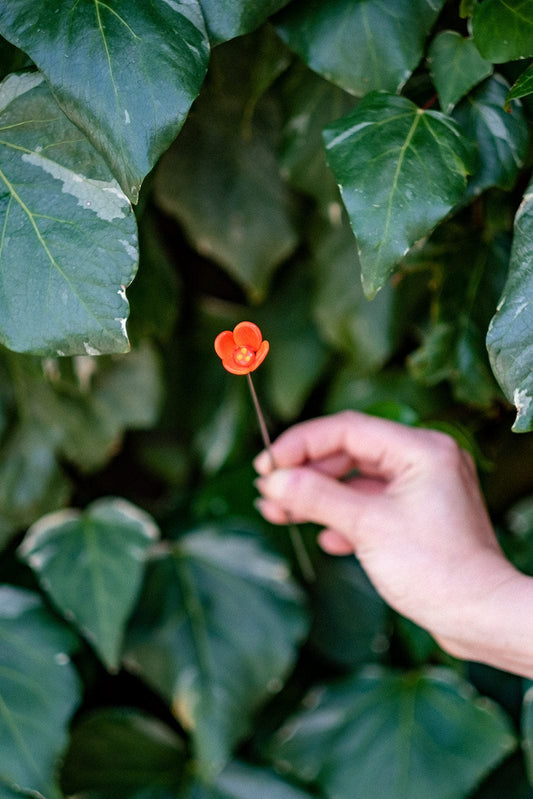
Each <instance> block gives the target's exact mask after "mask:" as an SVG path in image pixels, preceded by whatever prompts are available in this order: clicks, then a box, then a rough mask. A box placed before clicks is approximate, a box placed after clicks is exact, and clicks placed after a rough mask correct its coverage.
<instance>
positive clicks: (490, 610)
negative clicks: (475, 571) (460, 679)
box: [435, 567, 533, 679]
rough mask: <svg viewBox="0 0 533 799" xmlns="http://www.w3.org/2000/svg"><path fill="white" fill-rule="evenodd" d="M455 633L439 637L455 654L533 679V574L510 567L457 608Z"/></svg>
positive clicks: (441, 642)
mask: <svg viewBox="0 0 533 799" xmlns="http://www.w3.org/2000/svg"><path fill="white" fill-rule="evenodd" d="M454 626H455V630H454V633H453V635H446V634H445V635H439V634H437V635H436V636H435V637H436V639H437V641H438V642H439V644H440V645H441V646H442V647H443V648H444V649H445V650H446V651H447V652H449V653H450V654H451V655H453V656H455V657H458V658H461V659H463V660H471V661H474V662H478V663H485V664H487V665H490V666H494V667H496V668H499V669H502V670H504V671H509V672H511V673H514V674H519V675H521V676H523V677H529V678H530V679H533V578H532V577H527V576H526V575H524V574H521V573H520V572H518V571H516V570H515V569H514V568H512V567H509V568H508V569H507V570H506V572H504V573H503V574H502V580H501V582H499V583H498V584H497V585H491V586H490V590H487V591H486V592H482V593H481V594H480V595H479V596H478V597H477V599H475V600H474V601H472V602H470V603H467V604H466V605H465V606H464V607H461V608H457V618H456V620H455V622H454Z"/></svg>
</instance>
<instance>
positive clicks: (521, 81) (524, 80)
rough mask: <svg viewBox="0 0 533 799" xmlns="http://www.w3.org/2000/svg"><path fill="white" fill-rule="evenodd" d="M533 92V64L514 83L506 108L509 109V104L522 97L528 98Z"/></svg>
mask: <svg viewBox="0 0 533 799" xmlns="http://www.w3.org/2000/svg"><path fill="white" fill-rule="evenodd" d="M532 92H533V64H532V65H531V66H529V67H528V68H527V69H526V70H525V72H522V74H521V75H520V76H519V77H518V78H517V79H516V81H515V82H514V83H513V85H512V86H511V88H510V89H509V93H508V95H507V97H506V107H507V108H508V107H509V103H510V102H511V100H517V99H519V98H520V97H526V95H528V94H531V93H532Z"/></svg>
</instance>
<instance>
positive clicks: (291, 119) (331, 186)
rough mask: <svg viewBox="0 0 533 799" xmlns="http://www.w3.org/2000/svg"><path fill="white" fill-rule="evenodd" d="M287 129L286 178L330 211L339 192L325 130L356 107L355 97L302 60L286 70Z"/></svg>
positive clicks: (283, 94)
mask: <svg viewBox="0 0 533 799" xmlns="http://www.w3.org/2000/svg"><path fill="white" fill-rule="evenodd" d="M280 97H281V102H282V104H283V115H284V127H283V131H282V141H281V149H280V164H281V168H282V171H283V175H284V176H286V177H287V180H288V181H289V182H290V184H291V186H294V187H295V188H296V189H298V190H299V191H301V192H304V193H306V194H309V195H310V196H311V197H313V198H314V199H315V200H316V201H317V203H318V204H319V205H320V206H322V207H325V208H326V210H328V209H329V208H331V204H332V203H336V204H337V206H338V204H339V192H338V189H337V186H336V184H335V180H334V178H333V175H332V174H331V170H330V169H328V166H327V163H326V157H325V153H324V142H323V140H322V131H323V129H324V126H325V125H327V124H328V123H329V122H331V120H332V119H338V118H339V117H340V116H343V115H344V114H347V113H348V111H350V110H352V109H353V107H354V98H353V97H352V96H351V95H350V94H348V93H347V92H344V91H343V90H342V89H339V88H338V87H337V86H334V85H333V84H332V83H330V82H329V81H327V80H324V79H323V78H321V77H320V76H319V75H317V74H316V73H315V72H311V70H310V69H308V68H307V67H306V66H305V65H304V64H303V63H302V62H301V61H297V62H295V63H293V64H292V65H291V68H290V69H289V70H287V72H286V73H285V75H284V76H283V79H282V81H281V88H280Z"/></svg>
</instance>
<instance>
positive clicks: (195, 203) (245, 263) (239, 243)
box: [155, 37, 297, 300]
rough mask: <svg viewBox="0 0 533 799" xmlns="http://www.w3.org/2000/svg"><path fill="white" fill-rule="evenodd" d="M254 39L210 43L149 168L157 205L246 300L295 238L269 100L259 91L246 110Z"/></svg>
mask: <svg viewBox="0 0 533 799" xmlns="http://www.w3.org/2000/svg"><path fill="white" fill-rule="evenodd" d="M256 45H257V40H256V39H255V37H246V38H245V39H244V40H241V39H239V40H237V41H236V42H231V43H229V44H225V45H221V46H220V47H218V48H217V49H216V50H215V53H214V54H213V64H212V69H211V71H210V78H211V80H210V82H208V84H207V85H206V87H205V89H204V91H203V92H202V95H201V96H200V98H199V100H198V102H197V103H196V105H195V110H194V114H191V116H190V117H189V119H188V120H187V124H186V125H185V126H184V128H183V130H182V132H181V134H180V135H179V137H178V139H177V140H176V143H175V144H174V145H173V146H172V147H171V148H170V150H169V151H168V152H167V153H166V154H165V155H164V157H163V158H162V159H161V163H160V165H159V167H158V170H157V173H156V176H155V197H156V201H157V203H158V204H159V206H160V207H161V208H162V209H163V210H164V211H165V212H167V213H168V214H170V215H171V216H173V217H175V218H176V219H177V220H178V221H179V222H180V223H181V225H182V226H183V227H184V229H185V231H186V233H187V236H188V237H189V238H190V239H191V240H192V242H193V244H194V246H195V248H196V249H197V250H198V251H199V252H200V253H201V254H202V255H206V256H208V257H209V258H212V259H213V260H214V261H216V262H217V263H218V264H220V265H221V266H223V267H224V268H225V269H226V270H227V271H228V272H229V274H230V275H231V276H232V277H233V278H234V279H235V280H237V281H238V282H239V283H240V284H241V285H242V286H243V287H244V288H245V290H246V292H247V293H248V295H249V296H250V297H251V298H252V299H253V300H258V299H260V298H261V297H262V296H263V295H264V293H265V290H266V287H267V285H268V282H269V279H270V276H271V274H272V272H273V271H274V269H275V268H276V267H277V266H278V265H279V264H280V263H281V262H282V261H283V260H284V259H285V258H286V257H287V256H288V255H290V253H291V252H292V251H293V249H294V248H295V246H296V244H297V237H296V231H295V229H294V226H293V220H292V207H291V199H290V195H289V192H288V190H287V187H286V186H285V185H284V183H283V182H282V180H281V177H280V174H279V167H278V164H277V161H276V145H277V132H276V127H275V126H276V124H277V119H278V109H277V106H276V105H275V103H274V101H273V100H272V98H269V97H268V96H266V97H264V98H263V99H262V100H261V101H260V102H259V103H258V104H257V106H256V108H255V113H254V115H253V118H252V119H251V120H249V119H248V118H247V101H248V92H247V89H248V88H249V84H248V81H249V77H250V73H251V72H252V71H253V65H254V63H255V59H256V57H257V53H256V50H255V48H256ZM221 153H223V154H224V157H223V158H221Z"/></svg>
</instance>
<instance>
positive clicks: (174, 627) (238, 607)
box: [125, 529, 307, 776]
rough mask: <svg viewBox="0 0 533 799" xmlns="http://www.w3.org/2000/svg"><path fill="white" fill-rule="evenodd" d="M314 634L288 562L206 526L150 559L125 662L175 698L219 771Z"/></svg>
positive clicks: (202, 755)
mask: <svg viewBox="0 0 533 799" xmlns="http://www.w3.org/2000/svg"><path fill="white" fill-rule="evenodd" d="M306 630H307V620H306V614H305V613H304V609H303V607H302V600H301V597H300V594H299V592H298V591H297V590H296V588H295V585H294V584H293V582H292V580H291V578H290V575H289V571H288V569H287V566H286V564H285V562H284V561H283V560H282V559H281V558H279V557H278V556H274V555H272V554H270V553H268V552H267V551H266V550H265V549H264V548H263V545H262V543H261V541H260V539H252V538H247V537H244V536H242V535H236V534H235V533H233V532H232V531H230V530H223V531H221V532H217V530H215V529H205V530H198V531H196V532H194V533H191V534H189V535H186V536H185V537H184V538H182V539H180V541H179V542H177V543H176V544H173V545H172V546H170V547H169V548H168V549H163V548H162V549H161V551H160V552H159V553H158V554H157V556H155V557H154V559H153V560H152V562H151V563H150V564H149V567H148V570H147V576H146V581H145V586H144V592H143V594H142V597H141V600H140V602H139V606H138V610H137V612H136V614H135V615H134V617H133V620H132V623H131V626H130V631H129V635H128V639H127V645H126V657H125V662H126V664H127V665H128V666H129V667H130V668H131V669H132V670H134V671H135V672H138V673H140V674H141V675H142V676H143V678H144V679H145V680H146V681H147V682H148V683H149V684H150V685H151V686H153V687H154V688H155V689H156V690H157V691H159V692H160V693H161V694H162V695H163V696H164V697H166V698H167V699H168V700H169V701H170V702H171V703H172V708H173V711H174V714H175V716H176V717H177V718H178V720H179V721H180V722H181V724H182V725H183V726H184V728H185V729H186V730H187V731H189V732H190V734H191V736H192V739H193V744H194V749H195V752H196V756H197V758H198V760H199V762H200V764H201V768H202V770H203V772H204V773H205V774H206V775H211V776H213V775H214V774H215V773H216V772H217V771H219V770H220V769H221V768H222V767H223V766H224V765H225V763H226V762H227V760H228V758H229V755H230V753H231V750H232V747H233V746H234V745H235V744H236V743H237V742H238V741H239V740H241V739H242V738H243V737H244V736H245V735H246V734H247V733H248V732H250V729H251V724H252V716H253V713H254V711H255V710H256V709H257V707H258V705H259V704H260V703H261V702H263V701H264V700H266V699H267V698H268V697H269V696H271V695H272V694H273V693H275V692H277V691H278V690H279V689H280V688H281V687H282V684H283V683H282V681H283V679H284V678H285V676H286V675H287V672H288V670H289V669H290V668H291V666H292V665H293V664H294V661H295V658H296V651H297V644H298V643H299V641H300V640H301V638H302V636H303V635H305V633H306Z"/></svg>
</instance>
